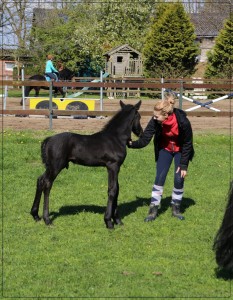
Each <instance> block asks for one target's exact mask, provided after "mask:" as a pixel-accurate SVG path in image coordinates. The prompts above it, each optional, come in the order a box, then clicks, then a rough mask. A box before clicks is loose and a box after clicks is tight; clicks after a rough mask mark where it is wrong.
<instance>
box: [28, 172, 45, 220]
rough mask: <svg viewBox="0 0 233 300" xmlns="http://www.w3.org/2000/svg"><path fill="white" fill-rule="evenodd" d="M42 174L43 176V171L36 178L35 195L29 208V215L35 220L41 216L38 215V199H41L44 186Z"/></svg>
mask: <svg viewBox="0 0 233 300" xmlns="http://www.w3.org/2000/svg"><path fill="white" fill-rule="evenodd" d="M44 176H45V173H44V174H43V175H41V176H40V177H39V178H38V179H37V186H36V195H35V198H34V202H33V205H32V208H31V215H32V216H33V218H34V220H35V221H40V220H41V218H40V217H39V215H38V212H39V206H40V199H41V195H42V192H43V188H44Z"/></svg>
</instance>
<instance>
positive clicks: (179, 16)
mask: <svg viewBox="0 0 233 300" xmlns="http://www.w3.org/2000/svg"><path fill="white" fill-rule="evenodd" d="M195 38H196V36H195V34H194V26H193V25H192V23H191V21H190V19H189V16H188V15H187V13H186V12H185V10H184V7H183V5H182V4H181V3H169V4H167V3H163V4H161V5H160V6H159V8H158V11H157V15H156V17H155V18H154V21H153V24H152V26H151V30H150V32H149V34H148V35H147V39H146V43H145V47H144V50H143V54H144V57H145V62H144V66H145V69H146V74H147V75H148V76H152V77H160V76H163V77H180V76H189V75H191V74H193V73H194V71H195V66H196V64H197V56H198V54H199V47H198V45H197V44H196V43H195Z"/></svg>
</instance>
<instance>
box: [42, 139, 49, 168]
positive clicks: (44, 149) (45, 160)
mask: <svg viewBox="0 0 233 300" xmlns="http://www.w3.org/2000/svg"><path fill="white" fill-rule="evenodd" d="M49 140H50V137H47V138H46V139H44V140H43V142H42V144H41V158H42V162H43V164H45V166H46V167H47V166H48V154H47V143H48V141H49Z"/></svg>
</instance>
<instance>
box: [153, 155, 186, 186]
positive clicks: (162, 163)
mask: <svg viewBox="0 0 233 300" xmlns="http://www.w3.org/2000/svg"><path fill="white" fill-rule="evenodd" d="M180 158H181V153H180V152H174V153H173V152H169V151H167V150H165V149H161V150H160V151H159V158H158V161H157V165H156V178H155V185H158V186H164V183H165V180H166V177H167V173H168V171H169V169H170V166H171V164H172V161H173V159H174V163H175V170H174V188H176V189H183V186H184V178H181V176H180V171H179V172H178V173H176V170H177V168H178V167H179V164H180Z"/></svg>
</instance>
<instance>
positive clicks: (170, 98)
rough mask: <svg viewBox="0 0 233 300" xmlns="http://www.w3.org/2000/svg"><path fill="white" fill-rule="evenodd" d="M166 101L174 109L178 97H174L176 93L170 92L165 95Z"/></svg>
mask: <svg viewBox="0 0 233 300" xmlns="http://www.w3.org/2000/svg"><path fill="white" fill-rule="evenodd" d="M164 101H168V102H169V103H170V104H171V105H172V106H173V107H174V105H175V102H176V96H175V95H174V93H171V92H168V93H166V94H165V95H164Z"/></svg>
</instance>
